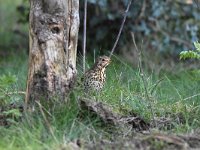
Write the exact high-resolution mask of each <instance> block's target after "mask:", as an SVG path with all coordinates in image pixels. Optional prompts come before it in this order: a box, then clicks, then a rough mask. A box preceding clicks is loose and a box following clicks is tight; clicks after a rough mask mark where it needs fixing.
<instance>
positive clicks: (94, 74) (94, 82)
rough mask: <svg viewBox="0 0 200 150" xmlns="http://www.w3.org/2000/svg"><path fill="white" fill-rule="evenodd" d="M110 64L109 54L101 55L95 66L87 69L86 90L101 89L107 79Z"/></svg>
mask: <svg viewBox="0 0 200 150" xmlns="http://www.w3.org/2000/svg"><path fill="white" fill-rule="evenodd" d="M109 64H110V58H109V57H107V56H100V57H99V58H98V59H97V61H96V62H95V64H94V65H93V67H92V68H91V69H89V70H88V71H86V73H85V76H84V88H85V91H86V92H88V91H96V92H98V91H100V90H101V89H102V88H103V86H104V83H105V79H106V72H105V69H106V67H107V66H108V65H109Z"/></svg>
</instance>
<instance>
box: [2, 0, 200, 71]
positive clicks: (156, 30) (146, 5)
mask: <svg viewBox="0 0 200 150" xmlns="http://www.w3.org/2000/svg"><path fill="white" fill-rule="evenodd" d="M83 3H84V1H83V0H81V1H80V19H81V24H80V33H79V43H78V56H80V57H81V56H82V37H83V36H82V29H83V24H82V22H83V9H84V8H83V6H84V4H83ZM127 3H128V0H119V1H116V0H88V16H87V56H88V57H93V56H94V55H96V56H98V55H102V54H109V51H110V50H111V48H112V46H113V44H114V42H115V39H116V36H117V34H118V30H119V28H120V24H121V21H122V19H123V13H124V10H125V9H126V6H127ZM198 5H200V2H198V0H197V1H192V0H133V3H132V5H131V7H130V11H129V13H128V17H127V20H126V23H125V26H124V29H123V32H122V35H121V38H120V40H119V43H118V46H117V48H116V51H115V54H116V55H118V56H121V58H122V59H125V60H127V61H128V62H130V63H131V64H133V65H134V66H136V65H137V55H136V53H135V52H134V50H132V49H133V48H134V46H133V44H132V38H131V34H130V32H131V31H132V32H134V33H135V37H136V42H137V45H138V46H139V47H140V48H141V49H142V51H143V57H144V60H143V61H144V63H145V62H146V64H147V65H148V67H150V68H151V69H153V68H157V69H158V67H163V69H166V68H167V67H171V66H168V65H175V64H176V63H177V62H179V53H180V52H181V51H183V50H189V49H193V42H194V41H197V40H198V37H200V32H199V30H200V29H199V27H200V8H199V7H198ZM28 14H29V2H28V0H6V1H5V0H0V22H1V25H0V67H1V68H0V69H1V70H2V69H5V67H3V64H2V62H3V63H5V61H3V60H5V59H13V58H12V56H13V57H18V58H20V60H21V57H24V58H26V57H27V55H28ZM189 64H191V63H189ZM192 64H193V63H192Z"/></svg>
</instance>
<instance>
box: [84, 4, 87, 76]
mask: <svg viewBox="0 0 200 150" xmlns="http://www.w3.org/2000/svg"><path fill="white" fill-rule="evenodd" d="M86 26H87V0H85V3H84V20H83V73H85V55H86V32H87V28H86Z"/></svg>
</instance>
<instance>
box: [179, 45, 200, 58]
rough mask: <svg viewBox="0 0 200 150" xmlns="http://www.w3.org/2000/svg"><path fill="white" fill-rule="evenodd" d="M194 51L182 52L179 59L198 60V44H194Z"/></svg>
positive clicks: (199, 52) (199, 48)
mask: <svg viewBox="0 0 200 150" xmlns="http://www.w3.org/2000/svg"><path fill="white" fill-rule="evenodd" d="M194 46H195V48H196V49H195V50H189V51H182V52H181V53H180V59H186V58H195V59H200V43H199V42H194Z"/></svg>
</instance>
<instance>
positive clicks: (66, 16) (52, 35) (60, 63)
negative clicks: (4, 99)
mask: <svg viewBox="0 0 200 150" xmlns="http://www.w3.org/2000/svg"><path fill="white" fill-rule="evenodd" d="M29 23H30V27H29V28H30V29H29V31H30V32H29V40H30V41H29V42H30V43H29V45H30V47H29V49H30V50H29V51H30V52H29V71H28V79H27V89H26V100H25V102H26V106H27V105H30V103H33V104H34V102H35V101H38V100H41V99H42V100H45V101H48V100H50V99H53V98H59V100H65V99H66V96H67V95H68V94H69V91H70V89H71V88H72V87H73V83H74V80H75V77H76V49H77V39H78V29H79V0H30V16H29Z"/></svg>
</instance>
